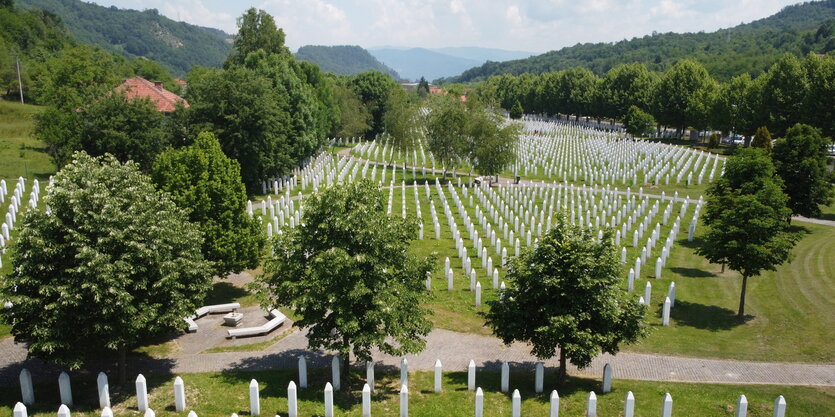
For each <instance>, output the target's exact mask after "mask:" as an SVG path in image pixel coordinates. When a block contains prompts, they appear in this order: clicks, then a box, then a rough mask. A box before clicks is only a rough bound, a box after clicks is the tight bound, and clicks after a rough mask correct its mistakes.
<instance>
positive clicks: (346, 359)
mask: <svg viewBox="0 0 835 417" xmlns="http://www.w3.org/2000/svg"><path fill="white" fill-rule="evenodd" d="M342 343H343V344H344V346H345V351H344V352H340V356H342V368H340V370H339V371H340V373H341V374H342V378H341V379H342V385H343V386H344V387H346V390H349V391H350V388H348V387H350V378H351V349H350V346H351V343H350V341H349V340H348V337H347V336H342Z"/></svg>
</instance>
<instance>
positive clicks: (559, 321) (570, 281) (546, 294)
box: [486, 217, 646, 383]
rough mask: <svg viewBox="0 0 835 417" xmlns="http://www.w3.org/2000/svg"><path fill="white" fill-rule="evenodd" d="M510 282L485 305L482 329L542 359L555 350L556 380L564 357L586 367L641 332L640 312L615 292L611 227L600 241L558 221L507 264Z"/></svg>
mask: <svg viewBox="0 0 835 417" xmlns="http://www.w3.org/2000/svg"><path fill="white" fill-rule="evenodd" d="M508 279H509V280H510V281H511V282H512V284H511V285H510V286H509V287H508V288H507V289H506V290H500V291H499V297H498V299H497V300H495V301H490V302H488V304H489V305H490V310H489V311H488V313H487V314H486V318H487V325H488V326H490V328H491V329H493V332H494V333H495V334H496V336H498V337H499V338H501V339H502V341H503V342H504V343H506V344H510V343H512V342H514V341H522V342H527V343H530V344H531V353H533V354H534V355H535V356H536V357H537V358H540V359H547V358H551V357H553V356H554V355H556V353H557V348H559V349H560V370H559V377H558V379H559V381H560V383H563V382H564V381H565V376H566V360H569V361H570V362H571V363H572V364H574V365H575V366H577V367H580V368H584V367H586V366H588V365H589V364H591V361H592V359H593V358H594V357H595V356H597V355H599V354H600V353H602V352H606V353H612V354H614V353H617V352H618V350H619V349H620V345H621V344H623V343H631V342H635V341H637V340H638V339H639V338H641V337H642V336H643V335H645V333H646V330H645V328H644V327H643V325H642V322H643V318H644V314H645V313H644V311H645V307H644V306H643V305H640V304H638V300H636V299H635V298H634V297H633V296H631V295H629V294H627V293H626V291H625V290H624V289H623V288H622V287H621V281H622V279H623V277H622V274H621V267H620V264H619V262H618V259H617V248H615V246H614V238H613V233H612V231H611V230H607V231H606V232H604V235H603V239H602V241H600V242H598V241H597V235H596V232H594V231H592V230H591V229H588V228H583V227H579V226H573V225H570V224H568V222H567V221H566V219H565V217H560V219H559V220H558V221H557V224H556V226H555V227H553V228H552V229H550V230H549V231H548V233H547V234H546V235H545V237H543V239H542V240H540V241H539V245H537V246H536V247H535V248H533V249H531V250H527V251H524V252H523V253H522V255H521V256H520V257H518V258H514V259H513V260H511V264H510V270H509V271H508Z"/></svg>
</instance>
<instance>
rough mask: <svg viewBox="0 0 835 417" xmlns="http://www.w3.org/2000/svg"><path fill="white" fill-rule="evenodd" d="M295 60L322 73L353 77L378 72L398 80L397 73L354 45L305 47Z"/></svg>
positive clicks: (300, 49)
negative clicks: (307, 63) (308, 63)
mask: <svg viewBox="0 0 835 417" xmlns="http://www.w3.org/2000/svg"><path fill="white" fill-rule="evenodd" d="M296 59H300V60H302V61H307V62H312V63H314V64H316V65H318V66H319V68H320V69H321V70H322V71H325V72H332V73H334V74H339V75H353V74H359V73H361V72H365V71H371V70H375V71H380V72H382V73H384V74H388V75H391V76H392V77H393V78H394V79H398V78H400V76H399V75H397V72H396V71H394V70H393V69H391V68H389V67H387V66H386V65H385V64H383V63H382V62H380V61H378V60H377V58H374V57H373V56H372V55H371V54H370V53H368V51H366V50H365V49H363V48H362V47H360V46H354V45H335V46H324V45H306V46H302V47H301V48H299V51H298V52H296Z"/></svg>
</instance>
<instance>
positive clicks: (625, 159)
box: [514, 122, 724, 185]
mask: <svg viewBox="0 0 835 417" xmlns="http://www.w3.org/2000/svg"><path fill="white" fill-rule="evenodd" d="M525 131H526V132H527V133H528V134H524V135H521V136H520V140H519V147H518V150H517V154H518V155H517V162H516V165H515V168H514V171H515V172H517V173H519V172H523V173H524V175H528V174H530V173H533V174H534V175H538V174H539V173H540V172H542V173H543V175H545V176H547V178H548V179H557V180H571V181H573V182H577V180H578V179H580V180H582V181H585V182H588V183H591V184H603V185H605V184H612V183H616V182H618V181H619V182H620V183H621V184H631V185H636V184H637V181H638V178H639V175H642V176H643V179H644V181H645V182H647V183H652V184H660V183H661V182H662V179H663V180H664V183H665V184H666V185H669V183H670V176H671V174H672V175H673V177H674V181H675V183H676V184H682V183H684V184H687V185H690V184H694V180H695V184H701V183H702V182H704V179H705V177H706V176H707V179H708V182H712V181H713V178H714V176H715V174H716V172H717V166H719V164H720V163H722V164H724V158H723V157H721V156H719V155H715V154H710V153H706V152H704V151H696V150H692V149H687V148H684V147H681V146H673V145H668V144H663V143H660V142H654V141H643V140H633V139H631V138H629V137H627V136H624V135H623V134H620V133H614V132H601V131H595V130H590V129H580V128H577V127H574V126H568V125H564V124H559V123H548V122H528V123H526V124H525ZM533 132H536V133H537V134H536V135H532V134H531V133H533ZM703 162H704V164H702V163H703ZM708 166H711V170H710V172H709V173H708V170H707V168H708ZM719 171H720V172H721V170H719Z"/></svg>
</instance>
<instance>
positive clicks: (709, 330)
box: [629, 223, 835, 363]
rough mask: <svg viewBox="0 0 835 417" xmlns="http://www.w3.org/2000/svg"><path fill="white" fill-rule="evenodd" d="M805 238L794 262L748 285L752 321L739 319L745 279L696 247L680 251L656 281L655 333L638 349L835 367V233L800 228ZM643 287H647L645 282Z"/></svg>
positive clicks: (822, 228)
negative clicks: (669, 305)
mask: <svg viewBox="0 0 835 417" xmlns="http://www.w3.org/2000/svg"><path fill="white" fill-rule="evenodd" d="M796 224H797V225H799V226H801V227H802V228H803V230H804V237H803V240H801V241H800V242H799V243H798V245H797V247H796V248H795V249H794V251H793V254H794V260H793V261H792V262H791V263H790V264H787V265H783V266H780V267H778V268H777V271H774V272H771V271H769V272H765V273H763V274H762V275H761V276H759V277H753V278H751V279H749V281H748V294H747V297H746V309H745V312H746V314H747V315H748V316H749V317H748V319H747V320H746V321H744V322H740V321H739V320H737V319H736V318H735V314H736V311H737V307H738V305H739V293H740V286H741V278H740V277H739V275H738V274H737V273H735V272H731V271H728V270H726V272H724V273H721V272H720V271H721V267H720V266H719V265H711V264H709V263H707V261H706V260H704V259H703V258H701V257H699V256H697V255H695V253H694V252H693V248H692V245H689V246H690V247H683V246H684V244H683V243H682V244H680V245H679V246H680V247H679V250H676V251H674V252H673V255H672V259H671V260H670V262H669V263H668V266H669V268H667V269H665V270H664V272H663V273H662V277H663V279H661V280H651V281H652V284H653V298H652V303H653V308H652V309H651V314H650V317H651V320H650V323H651V325H652V326H653V329H654V331H653V333H652V334H651V335H650V336H649V338H647V339H646V340H645V341H644V342H642V343H641V344H639V345H637V346H632V347H630V348H629V349H630V350H637V351H643V352H658V353H665V354H675V355H687V356H698V357H715V358H729V359H731V358H733V359H750V360H759V361H786V362H829V363H831V362H833V361H835V350H833V349H832V344H831V342H832V340H835V314H833V311H835V244H833V242H835V228H833V227H828V226H819V225H813V224H807V223H796ZM670 281H675V282H676V292H677V296H676V305H675V308H673V309H672V313H671V318H672V319H671V326H670V327H661V326H660V323H661V318H660V316H661V313H660V312H661V303H662V302H663V300H664V295H665V294H666V291H667V287H668V285H669V282H670ZM639 284H640V285H638V284H636V289H638V288H640V289H643V286H644V285H645V282H644V280H641V281H640V282H639Z"/></svg>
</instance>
